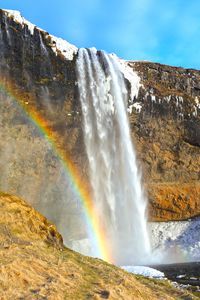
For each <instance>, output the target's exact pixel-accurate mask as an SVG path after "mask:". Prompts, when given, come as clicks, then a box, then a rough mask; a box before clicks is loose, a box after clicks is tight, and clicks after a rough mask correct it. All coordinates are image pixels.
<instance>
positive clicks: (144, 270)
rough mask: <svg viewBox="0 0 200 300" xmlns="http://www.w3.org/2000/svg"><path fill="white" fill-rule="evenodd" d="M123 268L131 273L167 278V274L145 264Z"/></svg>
mask: <svg viewBox="0 0 200 300" xmlns="http://www.w3.org/2000/svg"><path fill="white" fill-rule="evenodd" d="M122 269H124V270H126V271H127V272H129V273H133V274H137V275H143V276H146V277H149V278H160V279H161V278H162V279H164V278H165V274H164V273H163V272H160V271H158V270H156V269H153V268H150V267H144V266H123V267H122Z"/></svg>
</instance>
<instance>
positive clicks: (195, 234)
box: [149, 218, 200, 263]
mask: <svg viewBox="0 0 200 300" xmlns="http://www.w3.org/2000/svg"><path fill="white" fill-rule="evenodd" d="M149 227H150V228H149V229H150V235H151V242H152V248H153V255H152V257H154V260H155V262H156V263H178V262H187V261H200V218H196V219H194V220H188V221H174V222H152V223H149Z"/></svg>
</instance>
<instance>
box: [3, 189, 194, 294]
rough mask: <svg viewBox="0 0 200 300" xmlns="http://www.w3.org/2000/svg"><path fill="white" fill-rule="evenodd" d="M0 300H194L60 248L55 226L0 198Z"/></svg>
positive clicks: (30, 210) (162, 283) (165, 284)
mask: <svg viewBox="0 0 200 300" xmlns="http://www.w3.org/2000/svg"><path fill="white" fill-rule="evenodd" d="M0 208H1V214H0V262H1V263H0V299H2V300H4V299H5V300H8V299H18V300H19V299H20V300H22V299H38V300H39V299H40V300H45V299H48V300H49V299H52V300H54V299H58V300H59V299H75V300H77V299H149V300H152V299H196V297H195V296H194V295H191V294H189V293H188V292H187V291H184V290H182V289H177V288H175V287H173V285H171V284H170V283H169V282H166V281H160V280H155V279H148V278H145V277H142V276H135V275H132V274H129V273H127V272H125V271H123V270H122V269H119V268H117V267H115V266H113V265H110V264H108V263H105V262H103V261H101V260H99V259H93V258H89V257H85V256H82V255H80V254H78V253H76V252H73V251H71V250H69V249H67V248H65V247H64V246H63V242H62V237H61V235H60V234H59V233H58V232H57V230H56V228H55V226H54V225H52V224H50V223H49V222H48V221H47V219H46V218H44V217H43V216H42V215H40V214H39V213H38V212H36V211H35V210H34V209H33V208H31V207H30V206H29V205H27V204H26V203H25V202H24V201H23V200H21V199H19V198H17V197H14V196H10V195H8V194H3V193H1V194H0Z"/></svg>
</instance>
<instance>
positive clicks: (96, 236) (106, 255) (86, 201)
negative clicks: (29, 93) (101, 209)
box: [0, 78, 113, 263]
mask: <svg viewBox="0 0 200 300" xmlns="http://www.w3.org/2000/svg"><path fill="white" fill-rule="evenodd" d="M0 91H3V92H4V93H5V94H6V95H7V96H9V97H11V98H12V99H13V100H14V101H15V102H16V103H17V104H19V105H20V107H21V108H22V109H23V111H24V112H25V114H26V115H27V116H28V118H29V119H30V120H31V121H32V123H33V124H34V125H35V126H36V127H37V128H38V130H39V131H40V133H41V134H42V136H43V137H44V138H45V139H46V140H47V141H48V142H49V143H50V145H51V147H52V149H53V151H54V153H55V155H56V156H57V158H58V159H59V160H60V162H61V163H62V165H63V167H64V170H65V172H66V174H67V176H68V178H70V181H71V183H72V186H73V189H74V191H75V193H76V195H77V196H78V199H79V201H80V203H81V204H82V206H83V208H84V212H85V217H86V222H87V225H88V227H89V230H90V234H91V237H92V240H93V243H94V247H95V251H96V253H95V254H96V256H97V257H99V258H101V259H103V260H105V261H107V262H110V263H111V262H113V259H112V255H111V251H110V250H109V247H108V245H107V242H106V238H105V233H104V230H103V228H102V227H101V225H100V224H99V222H98V218H97V215H96V213H95V210H94V207H93V201H92V197H91V194H90V192H89V188H88V186H87V184H86V182H84V181H83V179H82V178H81V177H80V175H79V172H78V169H77V167H76V166H75V164H74V163H73V161H72V159H71V158H70V156H69V154H68V153H67V152H66V151H64V150H63V149H61V148H60V147H59V146H58V143H57V141H58V134H57V133H55V132H54V131H53V130H52V129H51V128H50V126H49V125H48V123H47V121H46V120H45V119H44V118H43V117H42V116H41V115H40V114H39V112H38V111H37V110H36V109H35V108H34V107H33V105H31V104H29V102H27V100H25V99H27V97H26V96H23V95H22V94H21V93H19V91H18V89H17V88H16V86H15V85H14V84H13V83H11V82H10V80H9V81H7V80H5V79H4V80H2V79H1V78H0ZM31 102H32V101H31Z"/></svg>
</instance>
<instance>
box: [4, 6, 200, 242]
mask: <svg viewBox="0 0 200 300" xmlns="http://www.w3.org/2000/svg"><path fill="white" fill-rule="evenodd" d="M69 48H70V45H69ZM0 49H1V51H0V83H3V86H4V88H1V95H0V100H1V101H0V113H1V119H0V121H1V132H0V134H1V139H0V149H1V151H0V172H1V174H3V176H1V179H0V189H1V190H6V191H9V192H11V193H14V194H17V195H19V196H22V197H25V198H26V199H28V200H29V202H31V203H32V204H33V205H34V206H35V207H37V208H38V209H39V210H40V211H41V212H42V213H44V214H45V215H46V216H47V217H48V218H50V219H51V220H52V221H54V222H55V221H56V220H58V219H59V217H60V216H61V215H62V214H64V215H65V216H66V217H65V220H66V221H65V222H64V224H57V225H58V228H59V229H60V230H61V232H62V228H64V227H65V228H66V226H67V227H68V228H69V227H70V226H71V227H73V228H75V227H76V226H77V228H78V227H80V224H79V223H78V222H79V221H78V220H79V219H80V218H78V216H79V215H80V214H81V213H82V210H81V208H80V207H79V204H78V202H77V197H76V195H75V194H74V192H73V189H72V187H71V185H70V183H69V180H68V179H67V178H66V176H67V175H66V171H65V168H64V167H63V165H62V163H61V162H60V161H59V160H58V158H57V156H58V155H57V154H56V153H57V152H55V149H53V148H52V145H50V144H49V142H48V141H47V140H46V139H45V138H44V137H43V135H42V134H41V130H39V129H38V127H37V126H36V125H35V124H34V123H33V122H31V120H30V119H31V118H30V117H28V115H27V114H25V111H28V112H29V115H30V112H33V111H37V113H38V114H39V115H40V118H41V119H43V120H45V124H46V125H47V127H48V128H49V131H51V132H52V133H53V136H54V137H56V147H57V149H62V150H64V151H65V152H66V153H67V154H68V157H70V160H72V161H73V162H74V164H75V165H76V167H77V169H78V170H79V175H80V177H81V178H83V180H85V179H87V176H88V172H87V169H88V168H87V159H86V154H85V150H84V149H85V148H84V142H83V135H82V130H81V122H82V117H81V109H80V103H79V100H78V95H77V90H76V75H75V60H76V50H75V49H73V51H74V56H73V55H72V58H71V57H66V55H65V52H66V51H62V50H59V49H58V45H57V44H56V40H55V39H54V38H53V37H52V36H50V35H49V34H48V33H47V32H44V31H42V30H40V29H37V28H36V27H35V28H34V31H33V32H31V31H30V30H29V27H28V25H26V24H21V23H20V22H18V21H16V20H14V18H13V17H12V16H11V15H8V14H7V13H5V12H4V11H2V10H0ZM55 49H56V52H57V53H55ZM128 65H129V67H130V68H132V69H133V70H134V71H136V72H137V73H138V75H139V76H140V78H141V83H142V85H141V87H140V90H139V95H138V98H137V99H133V100H131V101H130V103H128V106H129V107H128V108H129V118H130V127H131V133H132V138H133V141H134V143H135V145H136V148H137V153H138V159H139V162H140V164H141V168H142V173H143V178H144V183H145V185H146V189H147V193H148V196H149V212H150V219H151V220H152V219H153V220H174V219H185V218H190V217H192V216H195V215H198V214H199V213H200V184H199V179H200V167H199V166H200V117H199V112H200V72H199V71H196V70H185V69H182V68H175V67H170V66H165V65H160V64H155V63H149V62H129V63H128ZM127 85H128V86H129V83H128V82H127ZM5 89H6V90H7V91H9V92H6V91H5ZM16 99H17V101H16ZM54 140H55V139H54ZM66 199H67V200H66ZM63 203H65V205H63ZM50 208H51V209H50ZM70 216H71V217H70ZM74 224H76V226H74ZM59 226H60V227H59ZM83 231H84V230H83ZM75 232H76V230H75ZM76 234H77V233H76ZM81 234H82V233H81ZM81 234H80V232H79V233H78V235H79V237H80V235H81ZM71 238H72V237H71Z"/></svg>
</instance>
